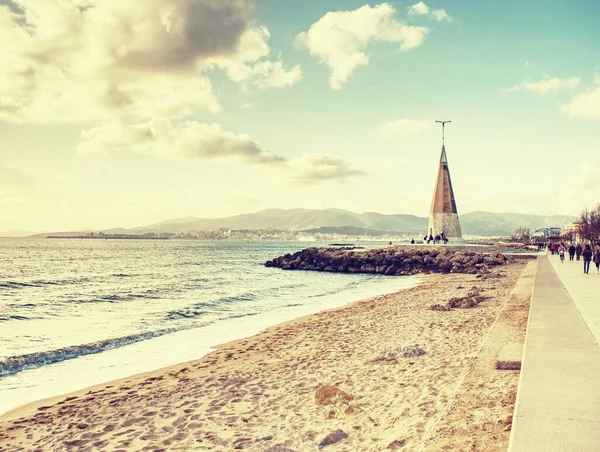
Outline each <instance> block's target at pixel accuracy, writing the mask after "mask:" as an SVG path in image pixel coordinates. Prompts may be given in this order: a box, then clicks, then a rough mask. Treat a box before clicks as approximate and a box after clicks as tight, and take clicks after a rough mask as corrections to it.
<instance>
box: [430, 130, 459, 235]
mask: <svg viewBox="0 0 600 452" xmlns="http://www.w3.org/2000/svg"><path fill="white" fill-rule="evenodd" d="M436 122H439V123H440V124H442V155H441V156H440V167H439V169H438V175H437V180H436V181H435V189H434V191H433V200H432V201H431V212H430V213H429V235H432V236H433V237H435V236H436V235H440V236H444V237H446V238H447V239H448V240H449V241H450V242H451V243H456V242H464V240H463V238H462V232H461V230H460V221H459V219H458V210H457V209H456V200H455V199H454V191H453V190H452V181H451V179H450V169H449V168H448V158H447V157H446V147H445V143H444V139H445V137H444V128H445V125H446V124H447V123H449V122H450V121H436Z"/></svg>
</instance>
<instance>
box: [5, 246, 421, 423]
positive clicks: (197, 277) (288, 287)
mask: <svg viewBox="0 0 600 452" xmlns="http://www.w3.org/2000/svg"><path fill="white" fill-rule="evenodd" d="M327 245H328V244H327V243H317V242H291V241H286V242H272V241H194V240H99V239H0V414H2V413H5V412H7V411H10V410H12V409H14V408H16V407H18V406H21V405H24V404H27V403H30V402H33V401H36V400H41V399H45V398H49V397H54V396H58V395H61V394H66V393H69V392H72V391H76V390H80V389H84V388H87V387H89V386H93V385H96V384H100V383H103V382H108V381H111V380H114V379H118V378H123V377H127V376H130V375H134V374H138V373H142V372H147V371H151V370H155V369H159V368H162V367H166V366H170V365H173V364H177V363H182V362H185V361H189V360H193V359H198V358H201V357H202V356H204V355H206V354H207V353H209V352H210V351H211V350H213V349H214V347H215V346H216V345H219V344H223V343H226V342H229V341H231V340H234V339H240V338H243V337H248V336H250V335H253V334H256V333H258V332H260V331H261V330H263V329H264V328H266V327H268V326H272V325H275V324H278V323H281V322H284V321H288V320H292V319H294V318H298V317H301V316H304V315H308V314H312V313H316V312H319V311H322V310H325V309H330V308H335V307H339V306H343V305H345V304H347V303H349V302H352V301H357V300H361V299H365V298H369V297H373V296H376V295H380V294H384V293H390V292H395V291H398V290H401V289H404V288H408V287H412V286H414V285H416V284H418V279H417V278H415V277H384V276H380V275H360V274H351V275H350V274H340V273H322V272H302V271H285V270H280V269H275V268H266V267H265V266H264V262H265V261H267V260H269V259H272V258H274V257H277V256H280V255H283V254H286V253H294V252H296V251H300V250H302V249H304V248H307V247H310V246H327ZM357 245H358V244H357ZM361 245H366V246H372V245H378V244H377V243H365V244H361ZM379 245H382V244H381V243H379Z"/></svg>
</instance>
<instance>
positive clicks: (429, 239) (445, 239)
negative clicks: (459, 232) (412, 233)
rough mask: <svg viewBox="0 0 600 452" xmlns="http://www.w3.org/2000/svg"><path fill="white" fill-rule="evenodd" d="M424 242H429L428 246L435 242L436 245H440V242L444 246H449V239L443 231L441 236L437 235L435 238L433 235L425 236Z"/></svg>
mask: <svg viewBox="0 0 600 452" xmlns="http://www.w3.org/2000/svg"><path fill="white" fill-rule="evenodd" d="M423 241H424V242H427V243H428V244H429V243H431V242H433V243H434V244H437V243H440V241H443V242H444V245H447V244H448V237H446V234H445V233H444V231H442V233H441V234H437V235H436V236H435V237H434V236H433V235H431V234H429V236H427V235H426V236H425V237H423Z"/></svg>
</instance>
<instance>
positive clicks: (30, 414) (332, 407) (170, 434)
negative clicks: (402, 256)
mask: <svg viewBox="0 0 600 452" xmlns="http://www.w3.org/2000/svg"><path fill="white" fill-rule="evenodd" d="M524 267H525V264H524V263H522V262H519V263H515V264H509V265H507V266H503V267H501V268H497V269H494V270H493V271H492V274H491V275H490V276H489V278H485V279H484V278H481V279H478V278H476V277H475V276H474V275H462V274H451V275H450V274H446V275H428V276H427V278H424V279H423V280H422V282H421V284H419V285H418V286H416V287H412V288H409V289H404V290H401V291H399V292H395V293H391V294H387V295H381V296H376V297H371V298H368V299H365V300H360V301H355V302H351V303H348V304H345V305H344V306H341V307H337V308H333V309H329V310H326V311H321V312H319V313H317V314H310V315H307V316H303V317H300V318H297V319H294V320H290V321H287V322H283V323H280V324H278V325H275V326H272V327H269V328H267V329H265V330H263V331H261V332H260V333H258V334H256V335H253V336H249V337H246V338H243V339H237V340H234V341H232V342H228V343H224V344H222V345H220V346H219V347H217V348H216V349H215V350H214V351H212V352H211V353H209V354H208V355H206V356H204V357H203V358H201V359H199V360H195V361H190V362H186V363H182V364H178V365H175V366H169V367H167V368H163V369H159V370H156V371H151V372H147V373H143V374H139V375H135V376H131V377H127V378H123V379H119V380H116V381H113V382H108V383H104V384H100V385H97V386H93V387H91V388H86V389H84V390H82V391H77V392H75V393H71V394H68V395H62V396H59V397H54V398H51V399H44V400H41V401H38V402H36V403H32V404H26V405H24V406H21V407H19V408H17V409H16V410H11V411H9V412H8V413H5V414H4V415H2V416H0V440H4V442H5V443H6V444H7V446H12V447H13V449H14V450H29V449H27V447H28V445H31V446H33V445H36V447H41V448H44V447H46V448H48V447H56V446H57V445H59V446H60V445H62V447H64V448H66V449H67V450H69V448H71V447H72V448H77V449H73V450H108V449H110V450H113V449H115V448H117V449H118V448H121V449H126V450H143V449H144V448H145V447H146V448H148V447H153V448H154V449H147V450H155V449H156V448H157V447H158V448H163V449H164V450H170V449H171V448H172V447H177V448H180V449H181V448H183V449H185V450H208V449H211V448H212V449H215V448H216V449H218V450H233V449H244V450H261V451H262V450H265V449H266V448H267V447H269V446H281V447H288V448H291V449H292V450H317V449H318V444H319V441H324V440H325V439H326V438H328V437H329V436H330V435H329V434H331V433H333V432H335V431H337V430H343V432H344V433H345V434H347V435H348V438H347V439H343V441H344V445H345V447H347V448H350V449H349V450H380V449H385V448H390V449H394V448H400V447H403V445H405V444H406V445H408V446H409V448H413V447H415V446H416V445H417V444H420V443H421V442H422V441H423V440H425V439H426V438H425V437H424V436H425V435H426V432H428V431H429V430H430V428H431V427H432V426H433V425H435V423H436V422H437V419H438V417H439V416H440V415H441V414H443V412H444V407H445V406H446V404H447V402H448V400H450V398H451V397H452V394H453V392H454V391H455V390H456V381H457V377H458V376H459V375H462V374H463V373H464V371H465V369H467V368H468V366H469V365H470V363H471V361H472V355H473V354H474V353H477V347H478V345H479V344H480V343H481V340H482V338H483V337H484V336H485V333H486V332H487V331H488V330H489V328H491V325H492V324H493V322H494V321H495V319H496V318H497V316H498V315H499V313H500V312H501V309H502V306H504V303H505V301H506V298H507V297H508V296H509V294H510V292H511V290H512V289H513V287H514V285H515V284H516V281H517V280H518V279H519V276H520V274H521V272H522V270H523V268H524ZM500 278H502V279H500ZM505 278H508V279H505ZM509 283H510V284H509ZM473 285H476V286H477V287H478V289H479V290H480V291H482V294H483V295H484V296H485V297H486V300H485V301H484V302H483V303H481V304H480V305H479V306H476V307H474V308H472V309H453V310H452V311H449V312H439V311H435V310H431V309H429V306H430V305H433V304H435V303H436V302H442V301H444V300H448V299H449V298H450V297H452V296H456V295H464V294H463V292H465V291H467V290H470V289H471V286H473ZM374 332H376V334H374ZM419 344H420V345H419ZM405 346H411V347H417V348H422V349H423V352H424V354H423V355H422V356H420V355H418V354H417V355H416V356H413V357H407V358H406V357H402V356H401V355H399V354H398V353H399V351H400V350H401V349H402V347H405ZM316 388H329V390H331V391H333V395H331V394H330V397H329V398H326V400H325V401H323V400H321V402H322V403H321V402H319V400H318V399H319V397H318V394H317V393H318V389H317V392H315V389H316ZM331 388H333V389H331ZM90 390H91V392H89V391H90ZM71 397H77V399H71ZM67 399H69V400H67ZM50 403H53V405H51V406H49V407H47V408H44V405H43V404H50ZM40 408H43V409H40ZM23 416H25V417H23ZM19 417H21V419H18V418H19ZM330 440H331V438H330ZM506 440H507V444H508V436H507V438H506ZM21 442H22V443H21ZM13 449H11V450H13Z"/></svg>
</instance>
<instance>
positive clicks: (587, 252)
mask: <svg viewBox="0 0 600 452" xmlns="http://www.w3.org/2000/svg"><path fill="white" fill-rule="evenodd" d="M581 255H582V256H583V273H585V274H588V273H589V272H590V263H591V262H592V249H591V248H590V245H589V244H588V245H585V248H584V249H583V252H582V253H581Z"/></svg>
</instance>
